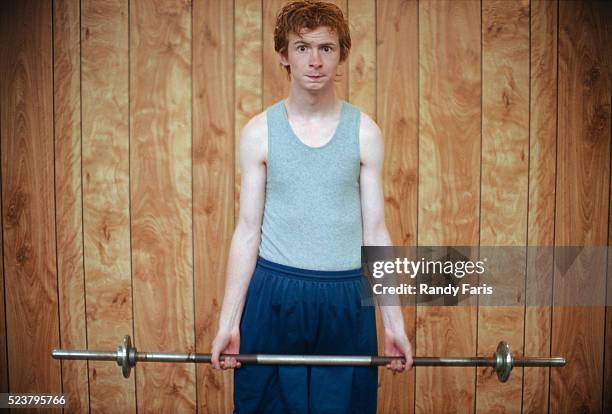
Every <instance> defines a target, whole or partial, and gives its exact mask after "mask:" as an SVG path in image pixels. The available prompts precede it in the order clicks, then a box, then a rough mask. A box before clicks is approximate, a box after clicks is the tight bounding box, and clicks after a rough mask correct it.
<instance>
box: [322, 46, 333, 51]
mask: <svg viewBox="0 0 612 414" xmlns="http://www.w3.org/2000/svg"><path fill="white" fill-rule="evenodd" d="M323 50H324V51H326V52H331V50H332V49H331V47H329V46H325V47H324V48H323Z"/></svg>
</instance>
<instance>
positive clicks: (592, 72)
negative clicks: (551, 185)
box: [550, 2, 611, 412]
mask: <svg viewBox="0 0 612 414" xmlns="http://www.w3.org/2000/svg"><path fill="white" fill-rule="evenodd" d="M602 7H606V6H604V5H603V3H594V2H593V3H590V2H589V3H585V2H559V85H558V88H559V89H558V94H559V105H558V111H559V112H558V117H559V126H558V128H559V132H558V133H559V136H558V142H557V145H558V147H557V160H558V161H557V193H556V206H557V207H556V212H555V222H556V228H555V246H568V245H569V246H605V245H606V243H607V241H608V235H607V229H608V209H609V200H610V198H609V188H610V183H609V168H610V104H611V102H610V87H611V83H610V77H609V73H610V69H611V68H610V57H609V55H608V54H607V51H609V49H608V47H607V45H606V41H607V40H608V39H606V34H605V33H606V25H608V24H609V22H608V21H607V20H606V15H605V13H602ZM591 250H594V248H592V247H591ZM575 268H576V269H577V271H572V272H567V273H565V274H563V275H561V274H560V272H559V271H558V270H557V269H556V271H555V278H554V301H555V303H567V301H568V299H570V298H574V297H575V295H577V294H578V293H580V294H581V295H584V296H583V297H585V298H590V300H591V301H593V303H595V302H596V303H599V304H602V303H604V302H603V301H604V300H605V260H598V261H597V262H595V261H593V260H591V263H589V270H588V272H585V271H584V270H583V269H584V268H581V266H580V264H579V265H577V266H575ZM581 270H582V271H581ZM604 311H605V307H603V306H583V307H573V306H557V307H556V308H555V310H554V314H553V321H552V353H553V354H559V355H564V356H565V357H566V358H567V360H568V361H569V364H568V366H567V367H565V368H564V369H563V371H562V372H561V370H552V374H551V384H550V385H551V391H550V392H551V396H550V398H551V403H550V411H551V412H598V411H600V410H601V409H602V392H603V372H602V371H603V344H604V324H605V315H604Z"/></svg>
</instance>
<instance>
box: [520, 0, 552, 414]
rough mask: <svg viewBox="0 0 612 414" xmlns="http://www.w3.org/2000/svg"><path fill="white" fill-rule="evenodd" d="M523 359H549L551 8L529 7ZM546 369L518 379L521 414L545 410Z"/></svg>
mask: <svg viewBox="0 0 612 414" xmlns="http://www.w3.org/2000/svg"><path fill="white" fill-rule="evenodd" d="M530 77H531V94H530V95H531V97H530V103H529V104H530V137H529V140H530V143H529V208H528V214H529V216H528V225H527V229H528V230H527V240H528V245H529V249H528V256H527V285H526V286H527V290H526V292H525V293H526V296H525V298H526V303H527V307H526V309H525V355H537V356H540V355H541V356H548V355H550V320H551V308H550V305H551V298H552V277H553V261H552V259H553V255H552V253H553V252H552V246H553V245H554V219H555V171H556V149H557V147H556V144H557V2H554V1H534V2H532V3H531V73H530ZM549 375H550V369H549V368H530V369H525V370H524V373H523V412H525V413H534V414H535V413H541V412H545V411H547V410H548V396H549V393H548V389H549V383H548V380H549Z"/></svg>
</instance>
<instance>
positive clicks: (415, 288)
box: [372, 283, 493, 296]
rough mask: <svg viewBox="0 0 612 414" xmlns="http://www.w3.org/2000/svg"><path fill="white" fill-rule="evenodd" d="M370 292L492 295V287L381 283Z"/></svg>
mask: <svg viewBox="0 0 612 414" xmlns="http://www.w3.org/2000/svg"><path fill="white" fill-rule="evenodd" d="M372 292H373V293H374V294H375V295H416V294H419V295H436V296H443V295H451V296H457V295H459V294H460V293H461V294H462V295H492V294H493V287H492V286H487V285H486V283H483V284H482V285H477V286H473V285H471V284H469V283H463V284H461V286H455V285H453V284H449V285H447V286H430V285H428V284H427V283H419V284H418V285H409V284H407V283H402V284H400V285H398V286H384V285H383V284H382V283H377V284H375V285H372Z"/></svg>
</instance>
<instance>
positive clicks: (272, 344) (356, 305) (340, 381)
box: [234, 257, 378, 414]
mask: <svg viewBox="0 0 612 414" xmlns="http://www.w3.org/2000/svg"><path fill="white" fill-rule="evenodd" d="M362 283H364V279H363V278H362V272H361V269H355V270H346V271H316V270H304V269H298V268H295V267H289V266H285V265H281V264H277V263H273V262H270V261H267V260H265V259H263V258H261V257H260V258H259V259H258V260H257V265H256V267H255V271H254V272H253V276H252V278H251V282H250V285H249V289H248V292H247V297H246V302H245V305H244V312H243V314H242V320H241V322H240V353H248V354H252V353H262V354H305V355H376V354H377V353H378V352H377V345H376V319H375V316H374V307H372V306H361V289H362ZM377 387H378V369H377V367H339V366H335V367H333V366H331V367H330V366H327V367H326V366H285V365H246V364H245V365H242V368H238V369H235V370H234V413H239V414H244V413H266V414H268V413H270V414H276V413H278V414H285V413H299V414H307V413H317V414H319V413H334V414H337V413H375V412H376V396H377Z"/></svg>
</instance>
